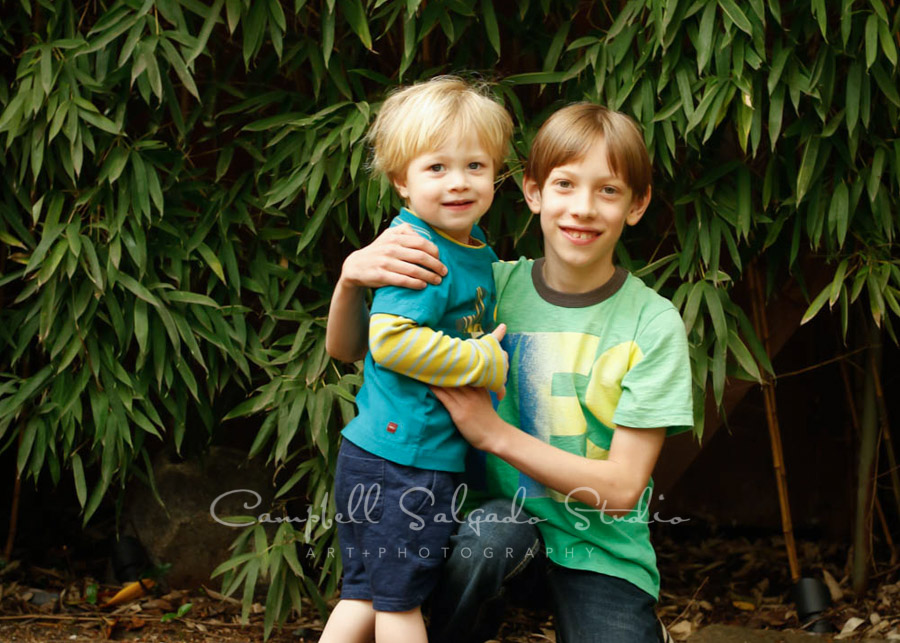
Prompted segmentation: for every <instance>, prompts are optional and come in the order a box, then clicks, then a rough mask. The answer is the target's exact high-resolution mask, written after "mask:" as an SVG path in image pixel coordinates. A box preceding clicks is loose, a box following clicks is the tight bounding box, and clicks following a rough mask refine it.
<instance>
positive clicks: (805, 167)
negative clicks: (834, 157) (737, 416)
mask: <svg viewBox="0 0 900 643" xmlns="http://www.w3.org/2000/svg"><path fill="white" fill-rule="evenodd" d="M818 160H819V137H818V136H812V137H811V138H810V139H809V140H808V141H807V143H806V148H805V149H804V151H803V159H802V160H801V161H800V171H799V172H798V173H797V203H800V202H801V201H802V200H803V197H804V196H806V192H807V190H808V189H809V184H810V182H811V181H812V176H813V172H814V171H815V169H816V162H817V161H818Z"/></svg>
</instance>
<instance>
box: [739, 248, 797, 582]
mask: <svg viewBox="0 0 900 643" xmlns="http://www.w3.org/2000/svg"><path fill="white" fill-rule="evenodd" d="M747 276H748V278H749V282H750V295H751V297H750V300H751V304H752V308H753V326H754V329H755V330H756V334H757V336H759V338H760V339H761V340H762V342H763V346H764V347H765V349H766V355H767V356H770V357H771V351H770V349H769V324H768V321H767V320H766V314H765V295H764V293H763V286H762V282H761V280H760V277H759V274H758V268H757V266H756V265H752V266H750V268H749V270H748V271H747ZM760 370H762V369H760ZM762 390H763V401H764V403H765V407H766V423H767V424H768V427H769V442H770V443H771V446H772V467H773V468H774V470H775V484H776V485H777V487H778V506H779V509H780V510H781V528H782V531H783V533H784V546H785V549H786V550H787V556H788V565H789V566H790V570H791V580H792V581H793V582H795V583H796V582H797V581H799V580H800V563H799V561H798V560H797V543H796V542H795V541H794V525H793V522H792V520H791V503H790V499H789V498H788V488H787V473H786V471H785V465H784V450H783V448H782V442H781V428H780V427H779V424H778V407H777V404H776V400H775V386H774V385H773V383H772V379H771V378H770V377H768V376H764V380H763V384H762Z"/></svg>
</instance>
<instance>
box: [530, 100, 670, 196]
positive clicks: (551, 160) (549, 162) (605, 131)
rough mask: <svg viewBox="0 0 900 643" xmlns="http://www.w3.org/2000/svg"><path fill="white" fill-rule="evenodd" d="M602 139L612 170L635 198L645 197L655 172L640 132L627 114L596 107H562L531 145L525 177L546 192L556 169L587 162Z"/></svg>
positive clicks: (574, 105)
mask: <svg viewBox="0 0 900 643" xmlns="http://www.w3.org/2000/svg"><path fill="white" fill-rule="evenodd" d="M600 137H602V138H603V139H604V140H605V141H606V153H607V155H608V160H609V167H610V169H611V170H612V171H613V172H615V173H616V175H618V176H620V177H621V178H622V180H624V181H625V183H626V184H627V185H628V187H630V188H631V191H632V192H633V193H634V195H635V196H636V197H638V198H640V197H643V196H645V195H646V194H647V191H648V190H649V189H650V185H651V182H652V172H653V168H652V166H651V164H650V156H649V154H647V146H646V145H645V144H644V137H643V136H642V135H641V130H640V129H639V128H638V126H637V124H635V122H634V121H633V120H631V118H629V117H628V116H626V115H625V114H622V113H620V112H614V111H612V110H610V109H607V108H606V107H603V106H602V105H596V104H594V103H575V104H573V105H569V106H567V107H563V108H562V109H560V110H559V111H557V112H555V113H554V114H553V115H552V116H551V117H550V118H548V119H547V121H546V122H545V123H544V124H543V125H542V126H541V129H540V130H538V133H537V136H535V138H534V142H533V143H532V144H531V153H530V154H529V155H528V161H527V163H526V164H525V174H526V175H527V176H528V177H530V178H531V179H533V180H534V181H535V182H536V183H537V184H538V185H539V186H541V188H543V186H544V182H545V181H546V180H547V177H548V176H549V175H550V172H551V171H552V170H553V168H555V167H559V166H561V165H566V164H567V163H570V162H572V161H578V160H579V159H582V158H584V156H585V154H587V152H588V150H589V149H590V147H591V145H593V144H594V143H595V142H596V141H597V139H598V138H600Z"/></svg>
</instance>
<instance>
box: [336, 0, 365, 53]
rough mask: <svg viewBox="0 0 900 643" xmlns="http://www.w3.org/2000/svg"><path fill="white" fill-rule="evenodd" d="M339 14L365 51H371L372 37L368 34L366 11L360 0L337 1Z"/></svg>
mask: <svg viewBox="0 0 900 643" xmlns="http://www.w3.org/2000/svg"><path fill="white" fill-rule="evenodd" d="M338 4H339V5H340V7H341V12H342V13H343V14H344V17H345V18H346V19H347V22H348V23H349V24H350V28H351V29H352V30H353V33H355V34H356V35H357V36H359V40H360V42H362V44H363V46H364V47H365V48H366V49H369V50H371V49H372V35H371V34H370V33H369V23H368V21H367V19H366V11H365V9H363V5H362V2H361V0H338Z"/></svg>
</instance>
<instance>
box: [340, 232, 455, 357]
mask: <svg viewBox="0 0 900 643" xmlns="http://www.w3.org/2000/svg"><path fill="white" fill-rule="evenodd" d="M446 274H447V268H446V267H445V266H444V264H442V263H441V262H440V261H438V248H437V246H436V245H434V244H433V243H432V242H430V241H428V240H427V239H425V238H424V237H422V236H421V235H419V234H417V233H416V232H415V231H413V229H412V226H410V225H409V224H408V223H404V224H402V225H399V226H394V227H392V228H388V229H387V230H385V231H384V232H382V233H381V234H380V235H379V236H378V238H377V239H375V241H373V242H372V243H370V244H369V245H368V246H365V247H364V248H360V249H359V250H357V251H355V252H352V253H351V254H350V255H349V256H348V257H347V259H346V260H344V264H343V266H342V267H341V276H340V278H339V279H338V283H337V286H335V289H334V293H333V294H332V297H331V305H330V307H329V310H328V326H327V328H326V331H325V350H327V351H328V354H329V355H330V356H331V357H333V358H335V359H339V360H341V361H342V362H355V361H357V360H359V359H362V358H363V357H365V355H366V348H367V343H366V339H367V328H368V325H369V312H368V310H367V309H366V302H365V290H366V288H379V287H381V286H399V287H402V288H411V289H414V290H421V289H422V288H425V287H426V286H427V285H428V284H440V283H441V275H446Z"/></svg>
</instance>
